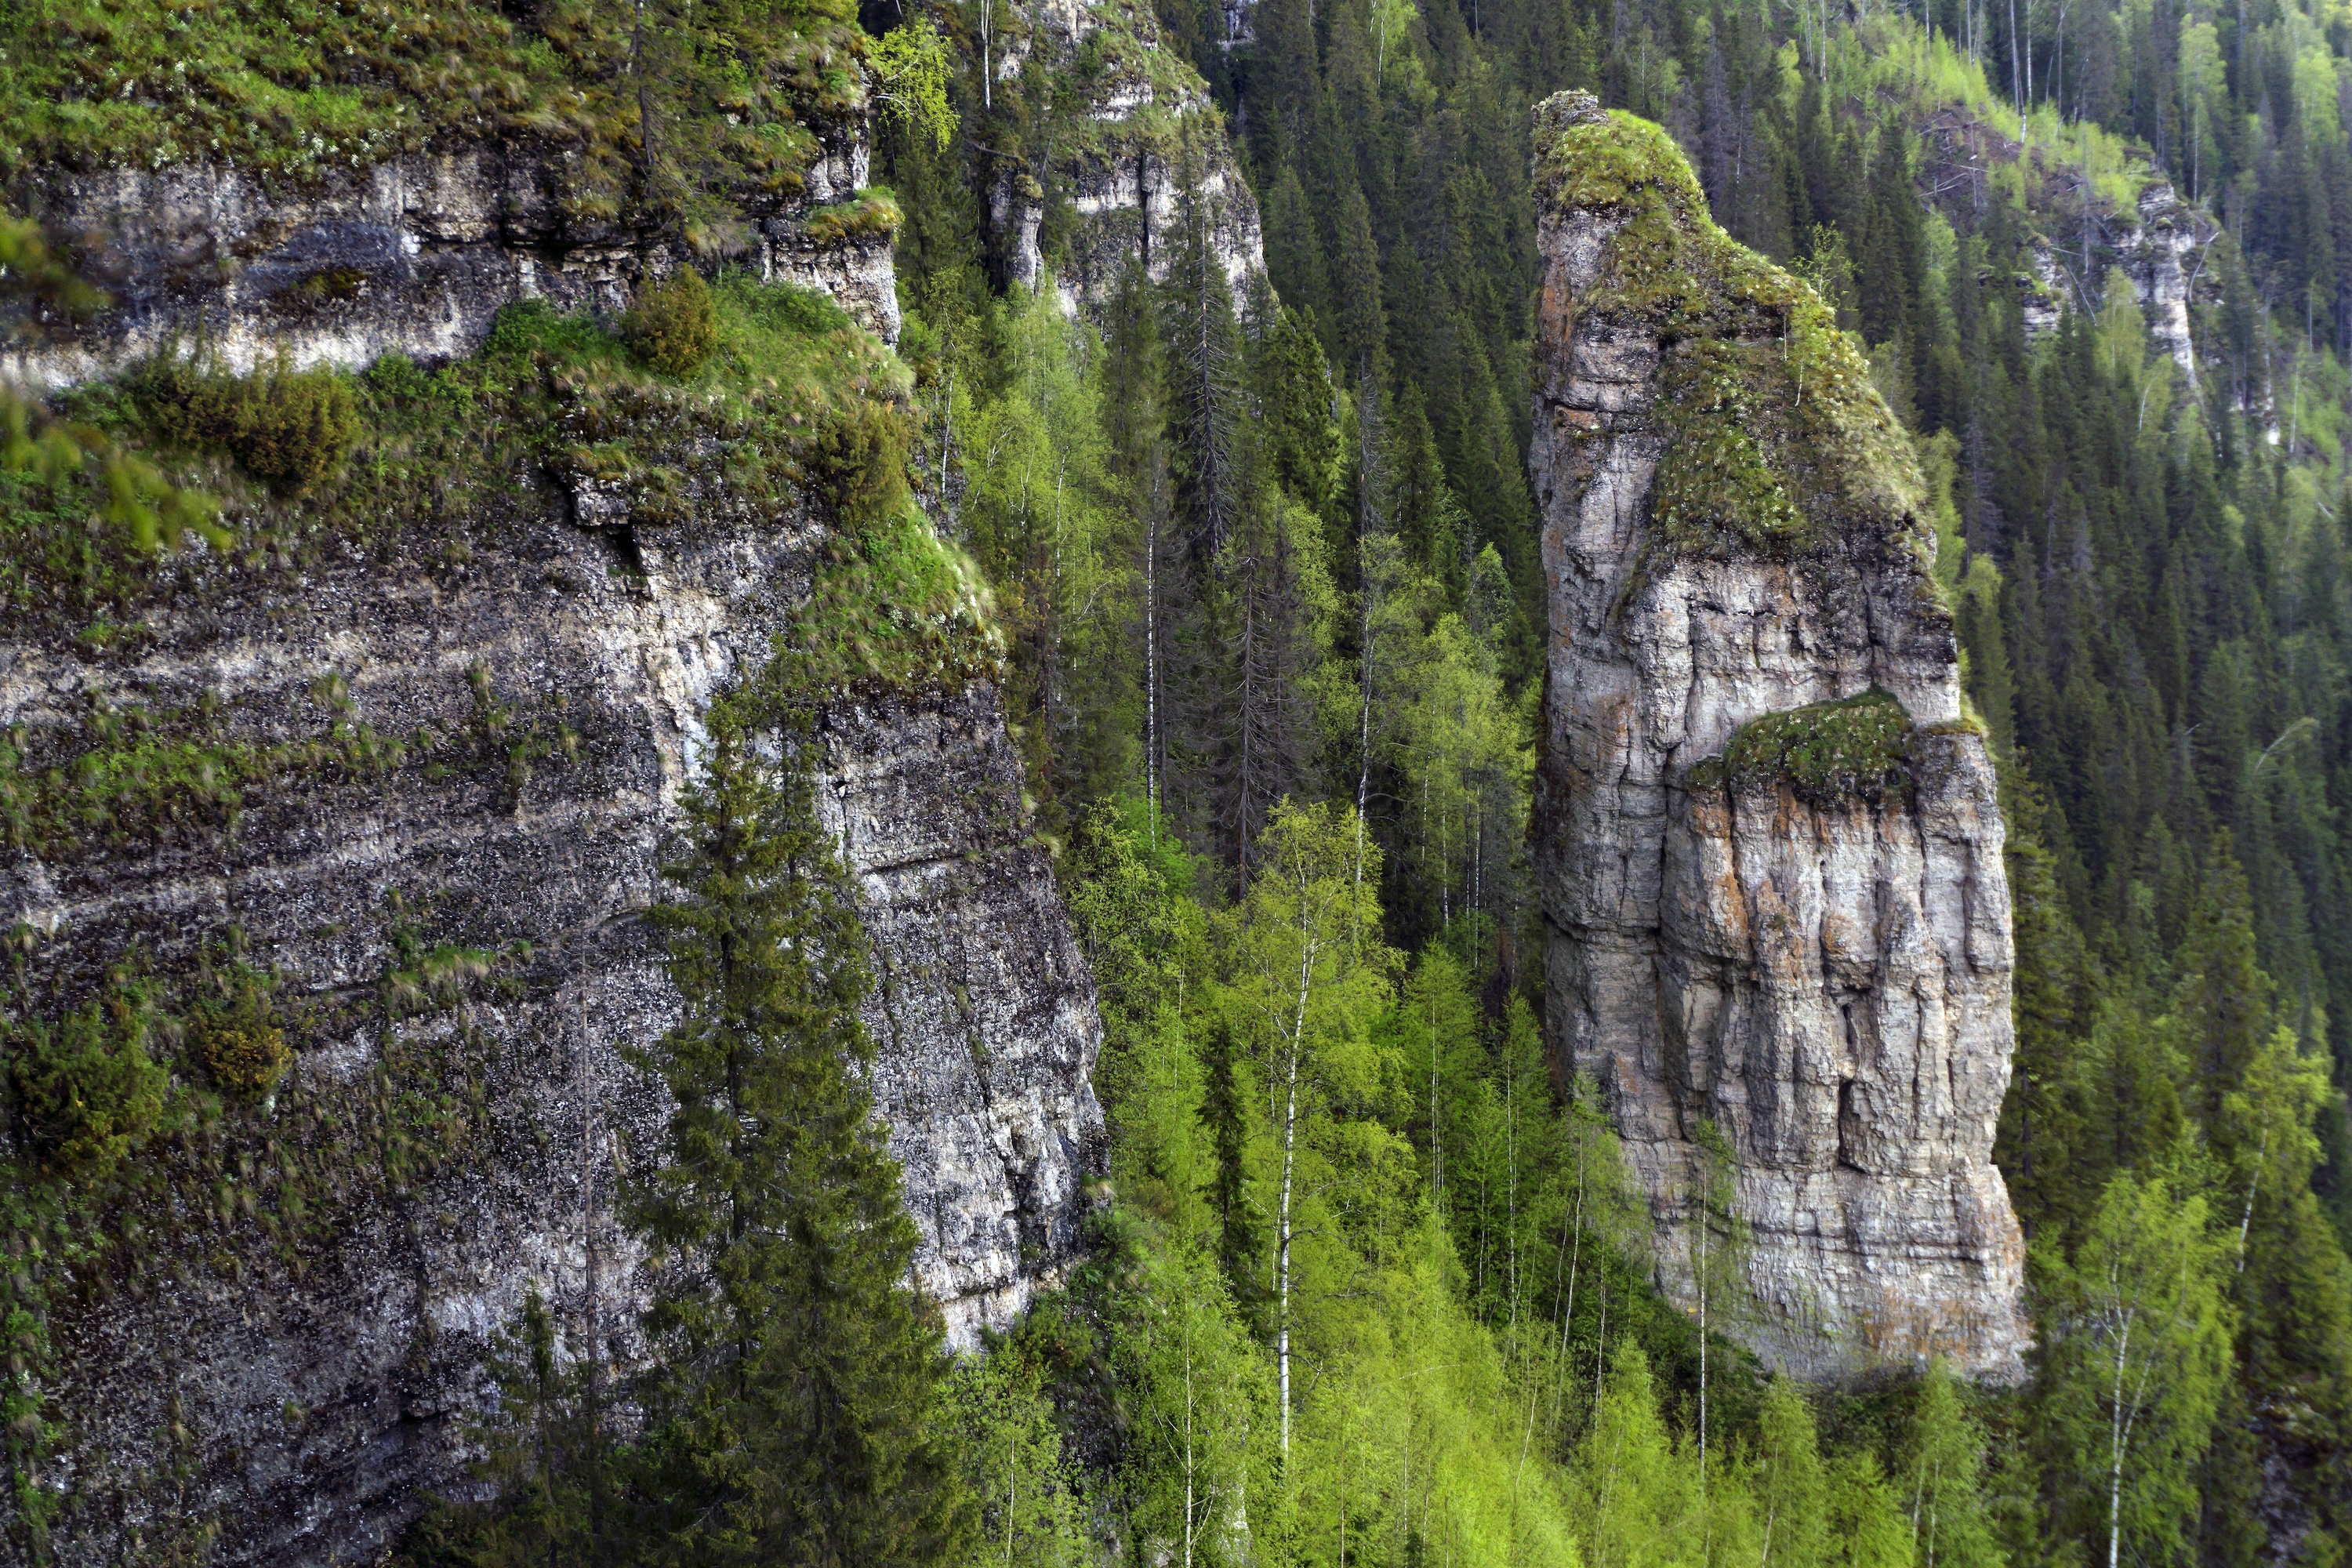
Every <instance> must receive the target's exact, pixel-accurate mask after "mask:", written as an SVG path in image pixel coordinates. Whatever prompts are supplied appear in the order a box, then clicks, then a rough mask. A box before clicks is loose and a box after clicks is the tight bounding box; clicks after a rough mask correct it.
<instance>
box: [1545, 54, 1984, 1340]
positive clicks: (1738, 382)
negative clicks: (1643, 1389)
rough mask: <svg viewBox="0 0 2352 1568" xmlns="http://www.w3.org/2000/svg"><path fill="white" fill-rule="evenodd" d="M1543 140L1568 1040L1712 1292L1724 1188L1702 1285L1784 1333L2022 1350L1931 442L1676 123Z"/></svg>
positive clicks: (1551, 568)
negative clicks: (1729, 1263)
mask: <svg viewBox="0 0 2352 1568" xmlns="http://www.w3.org/2000/svg"><path fill="white" fill-rule="evenodd" d="M1535 150H1536V159H1537V180H1538V195H1539V199H1540V200H1541V201H1542V203H1543V207H1542V222H1541V230H1540V245H1541V250H1542V255H1543V258H1544V265H1545V274H1544V287H1543V296H1542V304H1541V316H1540V322H1539V328H1538V331H1539V333H1540V339H1541V341H1540V342H1539V344H1538V402H1537V408H1536V418H1535V444H1534V453H1533V470H1534V477H1535V480H1536V484H1537V487H1538V498H1539V500H1540V503H1541V505H1542V508H1543V518H1544V523H1543V551H1544V563H1545V567H1546V571H1547V574H1548V581H1549V623H1550V637H1549V653H1548V659H1549V668H1548V698H1547V705H1546V721H1545V742H1544V753H1543V761H1542V768H1541V773H1540V779H1539V783H1538V802H1537V807H1536V809H1537V817H1538V836H1539V840H1540V843H1539V849H1538V856H1539V865H1540V869H1541V877H1542V900H1543V910H1544V916H1545V920H1546V921H1547V928H1548V932H1549V938H1548V951H1547V955H1546V963H1547V995H1548V1002H1547V1009H1548V1027H1549V1034H1550V1037H1551V1039H1552V1042H1553V1047H1554V1049H1555V1051H1556V1052H1557V1053H1558V1057H1559V1063H1560V1066H1561V1068H1562V1069H1563V1070H1564V1071H1568V1072H1572V1073H1575V1074H1577V1075H1583V1076H1588V1077H1589V1078H1590V1079H1591V1080H1592V1081H1593V1082H1594V1083H1595V1084H1596V1085H1597V1087H1598V1089H1599V1091H1600V1093H1601V1096H1602V1098H1603V1100H1605V1103H1606V1104H1607V1106H1608V1108H1609V1110H1610V1112H1611V1114H1612V1117H1613V1118H1614V1121H1615V1123H1616V1126H1617V1128H1618V1131H1619V1132H1620V1134H1621V1136H1622V1140H1623V1146H1624V1149H1625V1152H1626V1157H1627V1159H1628V1161H1629V1163H1630V1164H1631V1166H1632V1169H1633V1173H1634V1175H1635V1176H1636V1177H1637V1178H1638V1182H1639V1184H1640V1186H1641V1189H1642V1190H1643V1193H1644V1194H1646V1196H1647V1199H1648V1202H1649V1205H1650V1209H1651V1214H1652V1216H1653V1219H1654V1224H1655V1236H1656V1246H1657V1263H1658V1269H1659V1273H1660V1277H1661V1279H1662V1280H1663V1282H1664V1285H1665V1287H1666V1289H1668V1290H1669V1292H1670V1293H1671V1294H1673V1295H1675V1297H1676V1298H1677V1299H1678V1300H1682V1301H1683V1302H1684V1303H1685V1305H1686V1306H1693V1307H1695V1306H1696V1294H1697V1292H1696V1264H1697V1261H1698V1258H1697V1255H1698V1253H1699V1251H1700V1246H1701V1243H1700V1240H1699V1218H1700V1216H1701V1215H1706V1222H1707V1229H1706V1241H1705V1246H1706V1248H1707V1249H1708V1250H1709V1251H1710V1252H1711V1253H1712V1255H1713V1257H1714V1258H1716V1259H1717V1260H1718V1261H1720V1260H1722V1259H1725V1258H1737V1259H1738V1264H1739V1267H1740V1268H1742V1269H1743V1270H1744V1273H1745V1280H1744V1286H1745V1288H1744V1289H1739V1290H1737V1291H1731V1292H1727V1293H1726V1292H1723V1291H1720V1290H1718V1291H1717V1299H1716V1300H1714V1301H1713V1302H1712V1303H1711V1320H1712V1321H1715V1322H1717V1323H1721V1324H1722V1325H1724V1327H1725V1328H1726V1330H1727V1331H1729V1332H1731V1333H1733V1334H1734V1335H1736V1336H1738V1337H1739V1338H1741V1339H1743V1340H1745V1341H1747V1342H1749V1343H1750V1344H1752V1345H1753V1346H1755V1347H1756V1348H1757V1349H1758V1350H1759V1352H1761V1353H1763V1354H1764V1355H1765V1357H1766V1358H1767V1359H1768V1360H1769V1361H1770V1362H1772V1363H1776V1364H1778V1365H1780V1366H1784V1367H1787V1368H1789V1369H1790V1370H1792V1371H1794V1372H1797V1373H1801V1374H1804V1375H1809V1376H1815V1377H1834V1376H1838V1375H1842V1374H1846V1373H1853V1372H1856V1371H1859V1370H1862V1369H1864V1368H1866V1367H1868V1366H1870V1365H1873V1364H1876V1363H1886V1362H1898V1363H1899V1362H1906V1361H1909V1360H1912V1359H1915V1358H1917V1357H1921V1356H1924V1355H1927V1354H1931V1353H1932V1354H1936V1355H1942V1356H1948V1357H1950V1358H1952V1359H1954V1360H1955V1361H1956V1362H1958V1363H1960V1364H1961V1365H1962V1366H1964V1367H1965V1368H1967V1369H1968V1370H1969V1371H1970V1372H1972V1373H1977V1374H1979V1375H1983V1376H1988V1377H1992V1378H1998V1379H2009V1378H2014V1377H2016V1376H2018V1375H2020V1373H2021V1363H2020V1359H2019V1357H2020V1352H2021V1350H2022V1348H2023V1346H2024V1344H2025V1342H2026V1331H2025V1327H2024V1324H2023V1321H2022V1320H2021V1316H2020V1313H2019V1307H2018V1291H2019V1286H2020V1271H2021V1263H2022V1247H2021V1243H2020V1239H2019V1235H2018V1229H2017V1224H2016V1221H2015V1218H2014V1217H2013V1215H2011V1209H2010V1205H2009V1200H2008V1195H2007V1192H2006V1189H2005V1188H2004V1187H2003V1185H2002V1183H2001V1179H2000V1173H1999V1172H1998V1171H1996V1170H1995V1169H1994V1167H1993V1164H1992V1161H1991V1150H1992V1141H1993V1131H1994V1122H1995V1120H1996V1117H1997V1116H1998V1114H1999V1111H2000V1102H2001V1097H2002V1094H2003V1092H2004V1090H2005V1089H2006V1087H2007V1084H2008V1080H2009V1063H2010V1054H2011V1044H2012V1035H2011V1021H2010V972H2011V940H2010V910H2009V893H2008V887H2007V881H2006V879H2005V876H2004V873H2003V868H2002V860H2001V847H2002V827H2001V819H2000V810H1999V806H1998V804H1997V800H1996V796H1995V789H1994V780H1993V772H1992V768H1991V765H1990V761H1989V759H1988V755H1987V752H1986V749H1985V743H1984V742H1983V740H1982V739H1981V737H1980V735H1979V732H1978V731H1977V730H1976V728H1975V727H1974V726H1973V725H1972V724H1971V723H1970V722H1969V720H1968V719H1967V718H1966V716H1965V714H1964V712H1963V710H1962V705H1961V698H1960V686H1959V672H1958V663H1957V655H1956V650H1955V645H1954V640H1953V635H1952V628H1951V622H1950V617H1949V616H1948V613H1947V612H1946V610H1945V609H1944V607H1943V605H1941V604H1940V603H1939V601H1938V598H1937V591H1936V588H1935V586H1934V584H1933V583H1932V581H1931V579H1930V576H1929V573H1928V568H1929V564H1930V563H1931V561H1932V559H1933V551H1934V537H1933V534H1932V531H1930V529H1929V528H1928V526H1927V524H1926V523H1925V522H1924V521H1922V519H1921V510H1922V508H1921V495H1920V481H1919V479H1918V475H1917V472H1916V465H1915V463H1914V461H1913V458H1912V457H1911V454H1910V452H1909V449H1908V446H1907V443H1906V440H1905V438H1904V437H1903V435H1902V432H1901V430H1900V428H1899V426H1896V425H1895V422H1894V420H1893V418H1892V416H1890V415H1889V414H1888V413H1887V411H1886V409H1885V405H1884V404H1883V402H1882V401H1881V400H1880V399H1879V397H1878V395H1877V394H1876V393H1875V392H1874V390H1873V389H1872V386H1871V384H1870V382H1869V379H1868V369H1867V365H1866V363H1865V362H1864V360H1863V359H1862V357H1861V354H1860V353H1859V351H1858V349H1857V348H1856V347H1855V346H1854V345H1853V342H1852V341H1851V340H1850V339H1848V338H1847V337H1846V336H1845V335H1844V334H1843V333H1842V332H1840V331H1837V330H1836V328H1835V325H1834V322H1833V321H1832V318H1831V317H1830V315H1829V313H1828V311H1827V310H1826V309H1825V308H1824V307H1823V306H1822V304H1821V302H1820V301H1819V300H1818V299H1817V298H1815V297H1814V296H1813V295H1812V293H1811V290H1810V289H1807V288H1805V286H1804V285H1802V284H1801V283H1799V282H1797V281H1796V280H1794V279H1791V278H1790V277H1789V275H1788V274H1786V273H1784V272H1782V271H1780V269H1779V268H1774V267H1772V266H1771V265H1770V264H1769V263H1767V262H1765V261H1763V260H1762V259H1761V258H1758V257H1756V256H1754V255H1753V254H1751V253H1749V252H1747V251H1746V250H1744V249H1743V248H1741V247H1738V245H1736V244H1734V243H1733V242H1731V241H1730V240H1729V239H1728V238H1727V237H1725V236H1724V235H1723V234H1722V232H1721V231H1720V230H1719V229H1717V227H1716V226H1715V225H1714V224H1713V223H1712V221H1711V220H1710V219H1709V218H1708V216H1707V213H1706V204H1705V199H1704V197H1703V196H1702V195H1701V194H1700V192H1699V190H1698V187H1697V185H1696V182H1695V181H1694V180H1693V179H1692V177H1691V174H1690V171H1689V169H1688V167H1687V165H1686V164H1685V162H1684V160H1683V158H1682V155H1681V154H1680V153H1678V152H1677V151H1675V148H1674V146H1673V144H1672V142H1669V141H1668V140H1667V139H1666V137H1665V136H1664V133H1663V132H1660V131H1658V130H1657V129H1656V128H1655V127H1654V126H1651V125H1648V124H1646V123H1644V122H1643V121H1637V120H1633V119H1632V118H1630V117H1627V116H1624V115H1620V114H1604V113H1602V112H1601V110H1600V109H1599V108H1598V106H1597V105H1596V104H1595V103H1594V102H1593V100H1591V98H1590V97H1589V96H1588V95H1584V94H1577V93H1570V94H1562V95H1559V96H1558V97H1555V98H1554V99H1552V100H1549V102H1547V103H1545V104H1544V105H1543V106H1542V107H1541V108H1540V109H1539V110H1538V111H1537V133H1536V139H1535ZM1710 1129H1712V1131H1710ZM1718 1135H1719V1136H1718ZM1710 1193H1715V1194H1721V1196H1720V1198H1718V1199H1710V1198H1709V1197H1708V1195H1707V1194H1710ZM1709 1272H1710V1277H1712V1276H1713V1272H1714V1271H1713V1270H1712V1269H1710V1271H1709Z"/></svg>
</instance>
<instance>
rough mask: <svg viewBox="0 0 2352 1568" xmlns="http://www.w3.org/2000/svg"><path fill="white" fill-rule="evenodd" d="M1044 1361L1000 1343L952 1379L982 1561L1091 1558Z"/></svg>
mask: <svg viewBox="0 0 2352 1568" xmlns="http://www.w3.org/2000/svg"><path fill="white" fill-rule="evenodd" d="M1042 1373H1043V1368H1041V1367H1040V1366H1039V1365H1038V1364H1037V1363H1035V1362H1034V1360H1033V1359H1031V1358H1029V1357H1026V1356H1024V1355H1022V1354H1021V1353H1019V1350H1018V1348H1017V1347H1016V1346H1014V1345H1012V1344H1000V1345H996V1346H993V1347H992V1349H991V1351H990V1352H989V1353H988V1354H986V1355H980V1356H971V1357H968V1358H966V1359H965V1360H963V1361H962V1362H961V1363H958V1364H957V1366H956V1369H955V1372H954V1374H953V1375H952V1376H951V1377H950V1379H949V1380H948V1386H947V1393H946V1395H945V1405H946V1410H947V1415H946V1420H947V1423H948V1426H949V1430H950V1431H951V1432H952V1433H953V1434H954V1435H955V1437H956V1439H957V1441H956V1452H957V1457H958V1460H959V1463H960V1468H961V1472H962V1476H963V1485H964V1489H965V1490H966V1491H967V1492H968V1493H969V1494H970V1495H971V1498H972V1499H973V1500H975V1501H976V1502H977V1503H978V1504H979V1509H980V1520H979V1528H978V1530H977V1531H974V1533H973V1534H972V1537H971V1542H970V1543H969V1545H968V1548H967V1556H966V1558H965V1561H967V1562H969V1563H971V1564H972V1568H982V1565H983V1564H986V1563H997V1564H1000V1565H1003V1568H1013V1565H1018V1568H1077V1565H1079V1564H1081V1563H1086V1562H1087V1558H1088V1550H1087V1548H1088V1542H1087V1531H1086V1521H1085V1516H1084V1514H1083V1512H1082V1511H1081V1500H1080V1498H1079V1495H1078V1479H1077V1477H1076V1474H1075V1472H1074V1471H1073V1469H1072V1468H1071V1467H1070V1466H1069V1465H1068V1463H1067V1462H1066V1460H1065V1458H1063V1453H1062V1434H1061V1431H1060V1429H1059V1428H1058V1427H1057V1426H1055V1421H1054V1414H1055V1413H1054V1405H1053V1403H1052V1402H1051V1401H1050V1400H1048V1399H1047V1398H1046V1397H1045V1394H1044V1391H1043V1390H1042V1389H1041V1387H1040V1386H1039V1384H1040V1380H1041V1376H1042Z"/></svg>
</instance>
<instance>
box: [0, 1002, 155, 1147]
mask: <svg viewBox="0 0 2352 1568" xmlns="http://www.w3.org/2000/svg"><path fill="white" fill-rule="evenodd" d="M151 1016H152V1010H151V1005H150V1004H149V1003H148V1000H147V998H146V996H145V995H144V994H143V993H142V992H141V991H140V990H138V989H136V988H135V987H125V988H123V989H121V990H119V991H117V992H115V993H113V994H109V995H107V996H105V997H102V998H93V999H92V1000H90V1001H89V1002H87V1003H85V1004H83V1005H81V1006H79V1007H78V1008H75V1009H73V1010H72V1011H70V1012H68V1013H67V1014H66V1015H65V1016H63V1017H62V1018H59V1019H57V1020H55V1021H50V1020H46V1019H42V1018H38V1017H32V1018H19V1019H17V1020H16V1021H15V1022H13V1023H11V1024H10V1025H8V1026H7V1033H6V1037H5V1039H6V1047H7V1057H8V1077H9V1083H10V1087H11V1088H12V1089H14V1091H15V1100H16V1104H15V1110H16V1121H17V1122H18V1124H19V1125H20V1126H21V1127H22V1128H23V1129H24V1130H25V1131H26V1133H28V1134H29V1135H30V1137H31V1141H32V1144H33V1147H34V1148H35V1149H36V1150H37V1151H38V1152H39V1155H40V1157H41V1159H42V1160H43V1161H44V1162H45V1163H47V1164H49V1165H50V1166H52V1167H53V1168H54V1169H56V1170H58V1171H59V1172H60V1173H66V1174H68V1175H74V1176H80V1177H90V1176H104V1175H105V1174H106V1173H108V1172H109V1171H110V1170H111V1169H112V1167H113V1165H114V1163H115V1162H117V1161H118V1160H121V1159H122V1158H123V1157H124V1156H125V1155H127V1154H129V1153H131V1152H132V1151H133V1150H135V1149H136V1148H138V1147H139V1145H140V1144H141V1142H143V1141H144V1140H145V1138H146V1137H147V1135H148V1133H150V1132H151V1131H153V1130H154V1128H155V1124H156V1122H157V1121H158V1120H160V1119H161V1117H162V1116H163V1096H164V1090H165V1089H166V1087H167V1086H168V1084H169V1082H170V1075H169V1074H168V1073H166V1072H165V1071H164V1069H163V1068H162V1067H160V1066H159V1065H157V1063H156V1062H155V1061H154V1059H153V1058H152V1057H150V1056H149V1055H148V1052H147V1040H148V1029H149V1025H150V1019H151Z"/></svg>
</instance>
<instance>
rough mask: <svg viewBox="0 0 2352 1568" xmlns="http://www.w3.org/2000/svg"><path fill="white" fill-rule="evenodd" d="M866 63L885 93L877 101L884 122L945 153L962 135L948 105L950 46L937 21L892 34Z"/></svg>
mask: <svg viewBox="0 0 2352 1568" xmlns="http://www.w3.org/2000/svg"><path fill="white" fill-rule="evenodd" d="M866 58H868V59H869V60H870V61H872V63H873V66H874V75H875V78H876V80H877V84H878V88H879V90H877V92H876V93H875V100H876V101H877V102H878V103H879V104H881V106H882V113H883V115H884V117H885V118H886V119H888V120H891V121H897V122H898V124H899V125H901V126H903V127H904V128H905V129H906V131H907V132H908V134H909V135H912V136H917V137H921V138H926V139H928V140H929V142H931V144H932V145H933V146H934V147H936V148H941V149H944V148H945V147H946V146H947V144H948V141H949V138H950V137H952V136H953V135H954V134H955V132H956V111H955V108H954V106H953V105H952V104H951V103H950V102H949V100H948V79H949V74H950V60H949V58H948V41H947V39H945V38H944V37H940V30H939V28H938V27H936V26H933V25H932V23H931V19H930V18H929V17H928V16H917V17H915V18H913V19H912V20H909V21H906V22H902V23H901V24H899V25H898V26H896V27H893V28H891V29H890V30H889V31H888V32H887V33H885V34H883V35H882V37H881V38H880V39H879V41H877V43H875V44H874V46H873V47H871V48H870V49H869V50H868V51H867V54H866Z"/></svg>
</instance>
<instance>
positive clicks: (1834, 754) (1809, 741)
mask: <svg viewBox="0 0 2352 1568" xmlns="http://www.w3.org/2000/svg"><path fill="white" fill-rule="evenodd" d="M1912 730H1913V727H1912V723H1911V715H1910V714H1908V713H1906V712H1905V711H1904V709H1903V704H1902V703H1900V702H1898V701H1896V700H1895V698H1894V697H1892V696H1890V695H1889V694H1888V693H1886V692H1885V691H1881V690H1878V689H1875V688H1874V689H1871V690H1868V691H1864V692H1858V693H1856V694H1855V695H1854V696H1852V697H1848V698H1844V699H1842V700H1838V701H1835V702H1816V703H1814V704H1812V705H1811V707H1807V708H1797V709H1791V710H1789V711H1787V712H1784V713H1767V714H1765V715H1763V716H1762V717H1761V718H1759V719H1753V720H1750V721H1748V723H1746V724H1743V725H1741V726H1740V727H1739V729H1738V731H1735V732H1734V733H1733V735H1732V737H1731V740H1730V742H1728V743H1727V744H1726V745H1725V747H1724V749H1723V752H1722V754H1721V755H1719V756H1714V757H1709V758H1707V759H1706V761H1705V762H1702V763H1698V764H1697V765H1696V766H1695V767H1693V768H1692V769H1691V770H1690V772H1689V773H1688V774H1687V775H1685V784H1686V785H1687V787H1688V788H1689V789H1691V790H1692V791H1693V792H1694V793H1698V792H1706V791H1713V790H1719V789H1723V788H1725V787H1727V786H1728V787H1730V788H1732V789H1735V790H1739V789H1751V788H1756V787H1759V786H1761V787H1766V788H1769V787H1771V786H1773V785H1775V784H1781V783H1786V784H1789V785H1790V786H1791V787H1792V788H1794V789H1795V791H1796V792H1797V795H1798V796H1799V797H1800V798H1801V799H1803V800H1805V801H1808V802H1810V803H1811V804H1812V805H1835V804H1836V803H1838V802H1840V801H1843V800H1850V799H1853V798H1855V797H1857V796H1859V797H1861V798H1863V799H1865V800H1876V799H1879V798H1880V797H1882V796H1884V795H1886V794H1887V793H1888V792H1890V791H1895V790H1900V789H1902V788H1904V787H1905V786H1906V784H1907V783H1908V781H1909V779H1910V761H1911V736H1912Z"/></svg>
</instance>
